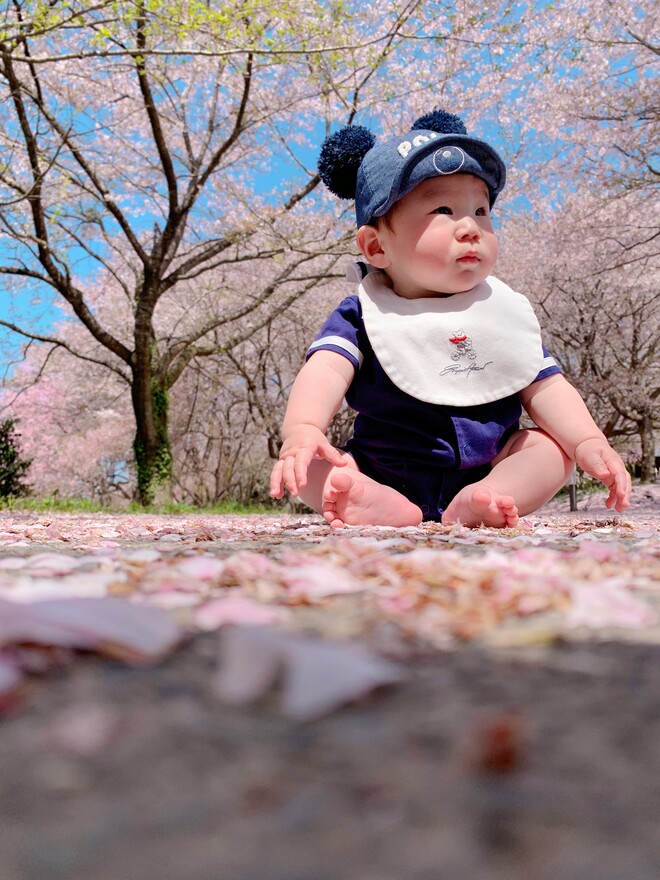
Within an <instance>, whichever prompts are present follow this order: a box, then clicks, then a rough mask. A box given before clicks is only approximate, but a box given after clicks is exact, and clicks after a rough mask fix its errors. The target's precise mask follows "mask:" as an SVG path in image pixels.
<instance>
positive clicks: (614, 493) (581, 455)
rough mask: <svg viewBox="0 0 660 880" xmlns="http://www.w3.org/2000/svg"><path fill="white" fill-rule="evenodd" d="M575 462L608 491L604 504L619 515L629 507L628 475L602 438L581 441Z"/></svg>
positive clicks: (620, 461) (616, 455)
mask: <svg viewBox="0 0 660 880" xmlns="http://www.w3.org/2000/svg"><path fill="white" fill-rule="evenodd" d="M575 461H576V462H577V464H578V465H579V466H580V467H581V468H582V470H583V471H586V473H588V474H590V475H591V476H592V477H595V478H596V479H597V480H600V481H601V483H603V484H604V485H605V486H607V488H608V489H609V490H610V494H609V495H608V497H607V501H606V502H605V504H606V506H607V507H614V508H615V509H616V510H618V511H619V513H621V511H623V510H625V509H626V507H630V491H631V485H630V474H629V473H628V471H627V470H626V466H625V465H624V463H623V461H622V460H621V457H620V456H619V455H618V453H616V452H615V451H614V450H613V449H612V447H611V446H610V445H609V443H608V442H607V440H605V438H604V437H603V438H602V439H601V438H593V439H590V440H583V441H582V443H580V444H578V446H577V448H576V450H575Z"/></svg>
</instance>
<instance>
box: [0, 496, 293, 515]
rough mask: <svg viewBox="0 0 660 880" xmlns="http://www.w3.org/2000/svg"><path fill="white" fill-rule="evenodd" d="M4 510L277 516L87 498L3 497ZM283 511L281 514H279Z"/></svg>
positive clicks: (225, 505)
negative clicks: (121, 503) (112, 503)
mask: <svg viewBox="0 0 660 880" xmlns="http://www.w3.org/2000/svg"><path fill="white" fill-rule="evenodd" d="M0 510H17V511H29V512H33V513H153V514H169V515H172V514H191V513H206V514H223V513H226V514H237V515H239V514H243V515H248V514H256V513H277V512H278V510H277V509H276V508H275V507H267V506H266V505H264V504H253V505H245V504H240V503H239V502H238V501H221V502H218V503H217V504H212V505H209V506H207V507H195V506H194V505H192V504H175V503H172V504H161V505H153V506H151V507H141V506H140V505H139V504H137V503H136V502H134V501H132V502H130V503H128V504H126V505H125V506H123V507H116V506H112V507H110V506H104V505H102V504H98V503H96V502H93V501H90V500H89V499H87V498H0ZM279 512H281V511H279Z"/></svg>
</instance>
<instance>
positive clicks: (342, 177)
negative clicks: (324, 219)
mask: <svg viewBox="0 0 660 880" xmlns="http://www.w3.org/2000/svg"><path fill="white" fill-rule="evenodd" d="M375 143H376V138H375V137H374V136H373V134H372V133H371V132H370V131H369V129H368V128H365V127H364V126H363V125H346V126H344V128H342V129H340V130H339V131H337V132H335V133H334V134H331V135H330V136H329V137H327V138H326V139H325V140H324V141H323V145H322V147H321V155H320V157H319V163H318V169H319V174H320V176H321V180H322V181H323V183H324V184H325V185H326V186H327V187H328V189H329V190H330V192H332V193H334V194H335V195H336V196H339V198H340V199H354V198H355V190H356V186H357V173H358V170H359V168H360V165H361V164H362V160H363V159H364V157H365V156H366V155H367V153H368V152H369V150H370V149H371V148H372V147H373V145H374V144H375Z"/></svg>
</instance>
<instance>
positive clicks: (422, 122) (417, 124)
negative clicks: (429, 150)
mask: <svg viewBox="0 0 660 880" xmlns="http://www.w3.org/2000/svg"><path fill="white" fill-rule="evenodd" d="M419 129H424V130H425V131H435V132H437V133H438V134H467V128H466V127H465V126H464V125H463V120H462V119H461V118H460V116H456V115H455V114H454V113H447V112H446V111H445V110H433V111H432V112H431V113H426V114H425V115H424V116H420V117H419V119H416V120H415V121H414V122H413V124H412V126H411V131H418V130H419Z"/></svg>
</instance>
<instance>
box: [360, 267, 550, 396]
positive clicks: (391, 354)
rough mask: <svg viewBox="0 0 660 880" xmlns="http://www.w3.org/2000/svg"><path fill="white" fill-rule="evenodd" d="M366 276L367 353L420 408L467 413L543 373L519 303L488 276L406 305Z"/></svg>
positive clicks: (533, 329) (536, 333) (535, 334)
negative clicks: (464, 408)
mask: <svg viewBox="0 0 660 880" xmlns="http://www.w3.org/2000/svg"><path fill="white" fill-rule="evenodd" d="M384 279H385V276H384V274H383V273H382V272H380V271H369V272H368V274H367V275H366V276H365V278H363V279H362V282H361V283H360V286H359V291H358V292H359V297H360V303H361V305H362V315H363V318H364V324H365V328H366V331H367V335H368V337H369V341H370V342H371V345H372V348H373V350H374V352H375V354H376V356H377V358H378V360H379V361H380V363H381V365H382V367H383V369H384V370H385V372H386V373H387V375H388V376H389V377H390V379H391V380H392V381H393V382H394V384H395V385H396V386H397V387H398V388H400V389H401V390H402V391H405V392H406V393H407V394H410V395H412V397H415V398H417V399H418V400H423V401H426V402H427V403H436V404H442V405H445V406H474V405H476V404H481V403H489V402H491V401H493V400H500V399H501V398H503V397H507V396H508V395H510V394H515V393H516V392H517V391H521V390H522V389H523V388H526V387H527V386H528V385H529V384H530V383H531V382H533V381H534V379H535V378H536V377H537V375H538V374H539V372H540V370H541V369H542V365H543V347H542V343H541V328H540V327H539V322H538V321H537V319H536V315H535V314H534V310H533V309H532V306H531V305H530V303H529V301H528V300H527V298H526V297H525V296H523V295H522V294H520V293H516V292H515V291H514V290H511V288H510V287H508V286H507V285H506V284H504V283H503V282H502V281H499V280H498V279H497V278H494V277H493V276H490V277H489V278H487V279H486V281H483V282H481V284H478V285H477V286H476V287H473V288H472V290H468V291H467V292H465V293H456V294H453V295H452V296H447V297H432V298H424V299H405V298H404V297H402V296H397V295H396V294H395V293H394V291H393V290H392V289H391V288H390V287H388V286H387V285H386V283H385V280H384Z"/></svg>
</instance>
